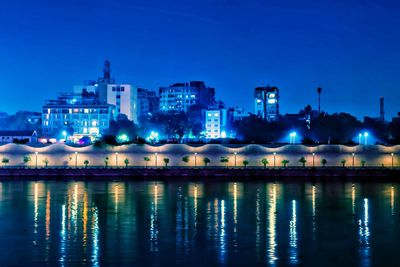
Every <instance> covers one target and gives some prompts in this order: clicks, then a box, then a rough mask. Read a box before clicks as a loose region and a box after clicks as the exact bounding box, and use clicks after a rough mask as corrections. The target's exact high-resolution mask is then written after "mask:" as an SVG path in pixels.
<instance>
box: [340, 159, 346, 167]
mask: <svg viewBox="0 0 400 267" xmlns="http://www.w3.org/2000/svg"><path fill="white" fill-rule="evenodd" d="M340 163H342V167H345V166H346V160H345V159H342V161H340Z"/></svg>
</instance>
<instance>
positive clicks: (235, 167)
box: [233, 151, 237, 169]
mask: <svg viewBox="0 0 400 267" xmlns="http://www.w3.org/2000/svg"><path fill="white" fill-rule="evenodd" d="M233 154H235V169H236V155H237V152H236V151H235V152H234V153H233Z"/></svg>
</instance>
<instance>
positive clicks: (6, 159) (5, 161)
mask: <svg viewBox="0 0 400 267" xmlns="http://www.w3.org/2000/svg"><path fill="white" fill-rule="evenodd" d="M1 163H3V166H4V167H5V166H6V165H7V164H8V163H10V160H9V159H8V158H3V159H2V160H1Z"/></svg>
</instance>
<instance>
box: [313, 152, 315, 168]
mask: <svg viewBox="0 0 400 267" xmlns="http://www.w3.org/2000/svg"><path fill="white" fill-rule="evenodd" d="M312 166H313V167H315V153H312Z"/></svg>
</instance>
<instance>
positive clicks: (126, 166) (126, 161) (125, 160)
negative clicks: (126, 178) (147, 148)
mask: <svg viewBox="0 0 400 267" xmlns="http://www.w3.org/2000/svg"><path fill="white" fill-rule="evenodd" d="M124 163H125V168H128V165H129V159H127V158H126V159H124Z"/></svg>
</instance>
